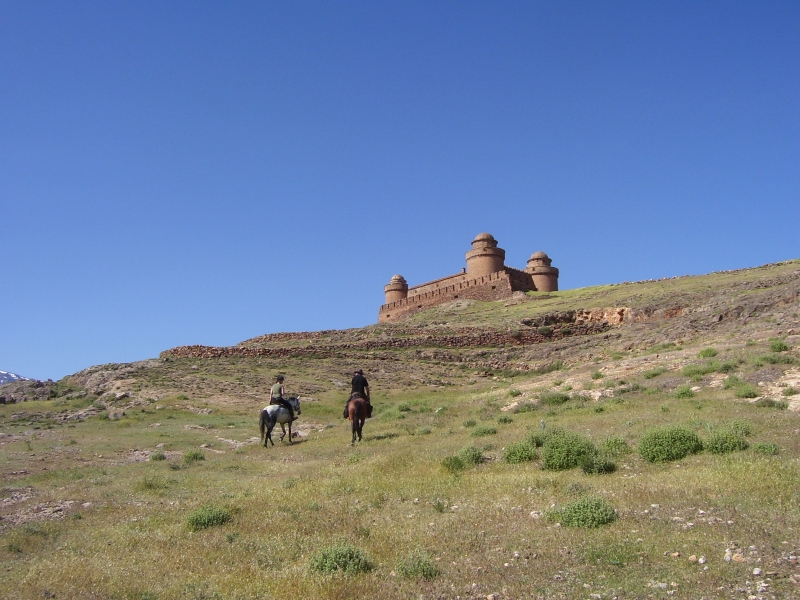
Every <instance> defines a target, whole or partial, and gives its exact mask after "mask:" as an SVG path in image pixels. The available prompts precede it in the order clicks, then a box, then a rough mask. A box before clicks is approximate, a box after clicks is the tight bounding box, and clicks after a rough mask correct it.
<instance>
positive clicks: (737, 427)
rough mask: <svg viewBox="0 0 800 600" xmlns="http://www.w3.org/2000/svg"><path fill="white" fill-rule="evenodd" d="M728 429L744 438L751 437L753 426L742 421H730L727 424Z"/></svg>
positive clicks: (748, 422)
mask: <svg viewBox="0 0 800 600" xmlns="http://www.w3.org/2000/svg"><path fill="white" fill-rule="evenodd" d="M728 429H730V430H731V431H735V432H736V433H738V434H739V435H743V436H744V437H749V436H751V435H753V424H752V423H751V422H750V421H745V420H744V419H736V420H734V421H731V422H730V423H728Z"/></svg>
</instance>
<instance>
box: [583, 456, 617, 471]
mask: <svg viewBox="0 0 800 600" xmlns="http://www.w3.org/2000/svg"><path fill="white" fill-rule="evenodd" d="M578 464H579V465H580V466H581V469H583V472H584V473H586V474H587V475H601V474H605V473H613V472H614V471H616V470H617V465H615V464H614V461H612V460H609V459H608V458H606V457H604V456H601V455H599V454H588V455H586V456H583V457H581V459H580V460H579V461H578Z"/></svg>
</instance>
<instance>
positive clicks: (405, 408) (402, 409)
mask: <svg viewBox="0 0 800 600" xmlns="http://www.w3.org/2000/svg"><path fill="white" fill-rule="evenodd" d="M397 410H398V411H400V412H401V413H402V412H411V405H410V404H400V405H399V406H398V407H397Z"/></svg>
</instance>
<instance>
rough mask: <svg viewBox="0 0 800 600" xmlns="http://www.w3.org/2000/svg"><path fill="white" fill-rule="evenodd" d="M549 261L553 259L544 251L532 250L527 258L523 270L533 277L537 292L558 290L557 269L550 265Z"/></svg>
mask: <svg viewBox="0 0 800 600" xmlns="http://www.w3.org/2000/svg"><path fill="white" fill-rule="evenodd" d="M551 262H553V261H552V260H550V257H549V256H547V254H545V253H544V252H534V253H533V254H532V255H531V257H530V258H529V259H528V266H527V267H525V272H526V273H530V274H531V277H533V285H535V286H536V291H537V292H557V291H558V269H556V268H555V267H551V266H550V263H551Z"/></svg>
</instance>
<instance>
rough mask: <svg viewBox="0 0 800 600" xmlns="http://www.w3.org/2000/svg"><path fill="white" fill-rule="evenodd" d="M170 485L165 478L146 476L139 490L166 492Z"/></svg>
mask: <svg viewBox="0 0 800 600" xmlns="http://www.w3.org/2000/svg"><path fill="white" fill-rule="evenodd" d="M168 487H169V483H167V480H166V479H164V478H163V477H158V476H150V475H145V476H144V479H143V480H142V481H141V483H140V484H139V486H138V488H139V489H141V490H145V491H149V492H152V491H155V490H165V489H167V488H168Z"/></svg>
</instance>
